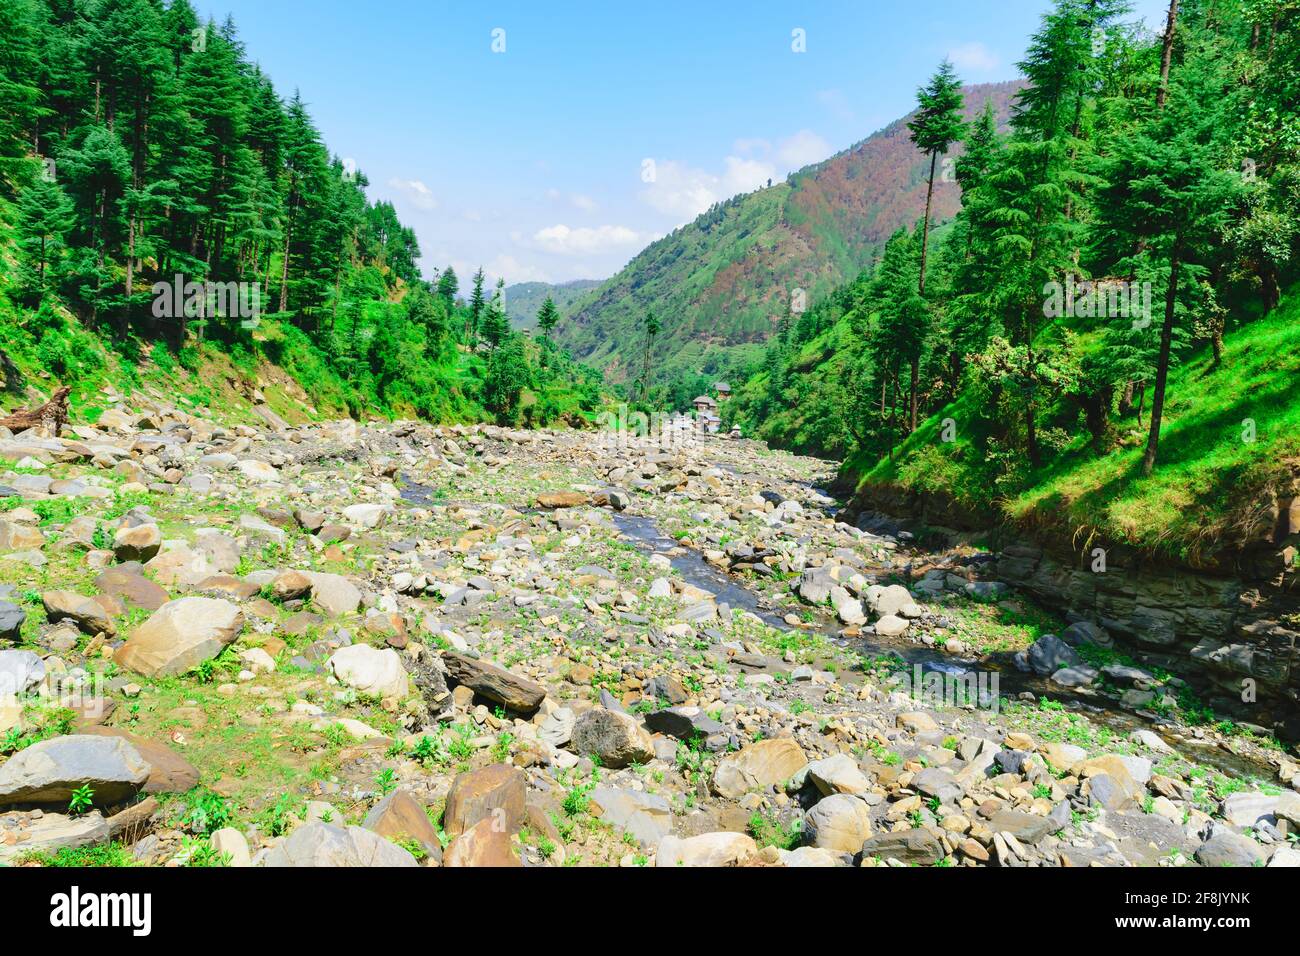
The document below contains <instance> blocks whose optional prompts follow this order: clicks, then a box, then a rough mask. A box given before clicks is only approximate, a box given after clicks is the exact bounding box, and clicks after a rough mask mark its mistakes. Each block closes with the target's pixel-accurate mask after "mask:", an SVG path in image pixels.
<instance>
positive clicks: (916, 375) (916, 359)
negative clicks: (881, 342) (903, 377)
mask: <svg viewBox="0 0 1300 956" xmlns="http://www.w3.org/2000/svg"><path fill="white" fill-rule="evenodd" d="M920 379H921V357H920V356H919V355H914V356H912V383H911V397H910V398H909V400H908V401H909V404H910V405H911V409H910V415H911V423H910V426H909V427H908V429H907V433H908V434H909V435H910V434H912V432H914V431H916V391H917V384H918V383H919V382H920Z"/></svg>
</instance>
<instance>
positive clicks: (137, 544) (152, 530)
mask: <svg viewBox="0 0 1300 956" xmlns="http://www.w3.org/2000/svg"><path fill="white" fill-rule="evenodd" d="M161 547H162V532H161V531H159V530H158V526H157V525H156V524H142V525H137V526H136V527H134V528H132V527H123V528H118V529H117V532H116V533H115V534H114V535H113V556H114V557H115V558H117V560H119V561H148V560H149V559H150V558H152V557H153V556H154V555H156V554H157V553H158V550H159V549H160V548H161Z"/></svg>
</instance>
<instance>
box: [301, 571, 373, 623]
mask: <svg viewBox="0 0 1300 956" xmlns="http://www.w3.org/2000/svg"><path fill="white" fill-rule="evenodd" d="M303 574H304V575H305V576H306V578H307V579H308V580H309V581H311V599H312V602H313V603H314V604H315V605H316V606H317V607H319V608H320V609H321V610H322V611H325V612H326V613H328V614H335V615H338V614H351V613H352V612H353V611H355V610H356V609H357V608H359V607H360V606H361V592H360V591H359V590H357V586H356V585H355V584H353V583H352V582H351V581H349V580H348V579H347V578H345V577H343V575H341V574H329V573H327V572H324V571H304V572H303Z"/></svg>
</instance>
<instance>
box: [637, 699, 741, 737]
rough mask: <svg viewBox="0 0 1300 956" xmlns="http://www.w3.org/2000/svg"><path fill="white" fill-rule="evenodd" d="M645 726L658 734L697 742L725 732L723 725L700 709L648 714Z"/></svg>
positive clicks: (669, 709) (678, 709)
mask: <svg viewBox="0 0 1300 956" xmlns="http://www.w3.org/2000/svg"><path fill="white" fill-rule="evenodd" d="M645 724H646V726H647V727H649V728H650V729H651V730H652V731H654V732H655V733H657V734H667V735H668V736H669V737H676V738H677V739H678V740H695V739H697V738H703V737H709V736H711V735H713V734H720V733H722V732H723V726H722V724H720V723H718V721H716V720H714V719H713V718H712V717H710V716H709V715H708V714H706V713H705V712H704V711H703V710H701V709H700V708H699V707H666V708H664V709H663V710H656V711H654V712H653V713H649V714H646V717H645Z"/></svg>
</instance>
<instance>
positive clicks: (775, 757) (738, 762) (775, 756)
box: [713, 737, 808, 800]
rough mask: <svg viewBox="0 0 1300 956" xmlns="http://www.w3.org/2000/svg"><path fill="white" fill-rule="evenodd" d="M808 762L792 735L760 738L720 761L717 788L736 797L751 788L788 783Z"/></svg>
mask: <svg viewBox="0 0 1300 956" xmlns="http://www.w3.org/2000/svg"><path fill="white" fill-rule="evenodd" d="M807 764H808V758H807V757H806V756H805V755H804V752H803V749H802V748H801V747H800V746H799V745H798V744H797V743H795V741H794V740H792V739H791V738H789V737H776V738H773V739H771V740H760V741H759V742H758V743H755V744H750V745H749V746H748V747H745V748H744V749H742V750H740V751H738V752H736V753H733V754H727V756H725V757H723V758H722V759H721V760H720V761H718V768H717V770H715V771H714V773H713V791H714V793H717V794H719V795H720V796H724V797H730V798H731V799H733V800H734V799H736V798H738V797H741V796H743V795H744V794H746V793H748V792H749V791H751V790H766V789H767V788H768V787H771V786H773V785H775V784H778V783H784V782H785V781H787V780H789V779H790V778H791V777H793V776H794V775H795V774H796V773H798V772H799V771H800V770H802V769H803V768H804V767H805V766H807Z"/></svg>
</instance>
